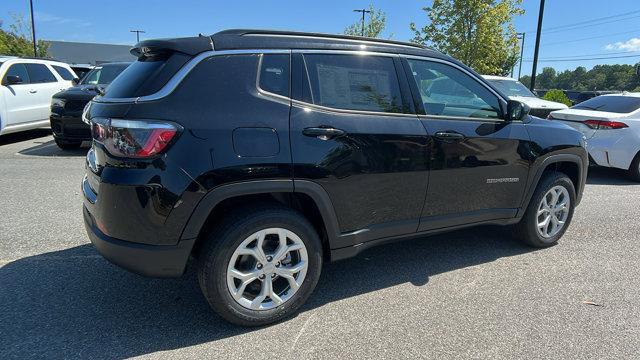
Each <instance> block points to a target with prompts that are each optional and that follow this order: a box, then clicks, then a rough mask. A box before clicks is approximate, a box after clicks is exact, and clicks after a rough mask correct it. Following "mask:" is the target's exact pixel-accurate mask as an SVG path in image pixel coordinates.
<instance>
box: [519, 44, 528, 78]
mask: <svg viewBox="0 0 640 360" xmlns="http://www.w3.org/2000/svg"><path fill="white" fill-rule="evenodd" d="M518 35H520V37H521V39H522V44H520V65H519V66H518V81H520V73H521V72H522V56H523V55H524V36H525V35H526V34H525V33H518Z"/></svg>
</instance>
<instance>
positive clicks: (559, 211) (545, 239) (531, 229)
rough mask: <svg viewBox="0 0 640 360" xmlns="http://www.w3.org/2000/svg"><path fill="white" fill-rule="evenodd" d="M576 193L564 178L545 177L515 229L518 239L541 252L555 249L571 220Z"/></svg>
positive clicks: (550, 175)
mask: <svg viewBox="0 0 640 360" xmlns="http://www.w3.org/2000/svg"><path fill="white" fill-rule="evenodd" d="M575 204H576V190H575V187H574V186H573V182H571V180H570V179H569V177H567V175H565V174H563V173H560V172H551V173H547V174H545V175H544V176H543V177H542V179H541V180H540V182H539V183H538V186H537V187H536V191H535V192H534V194H533V196H532V197H531V201H530V202H529V205H528V207H527V210H526V212H525V214H524V216H523V217H522V220H520V223H518V224H517V225H516V233H517V235H518V237H519V238H520V239H521V240H522V241H523V242H524V243H526V244H527V245H530V246H533V247H538V248H543V247H549V246H552V245H555V244H556V243H557V242H558V240H560V238H561V237H562V235H564V233H565V231H566V230H567V228H568V227H569V224H570V223H571V219H572V218H573V211H574V208H575Z"/></svg>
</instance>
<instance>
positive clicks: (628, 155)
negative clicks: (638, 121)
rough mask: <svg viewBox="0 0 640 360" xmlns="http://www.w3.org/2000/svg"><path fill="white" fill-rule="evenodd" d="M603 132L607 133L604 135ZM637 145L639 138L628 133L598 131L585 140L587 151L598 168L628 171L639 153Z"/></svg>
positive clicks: (639, 141)
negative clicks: (604, 167)
mask: <svg viewBox="0 0 640 360" xmlns="http://www.w3.org/2000/svg"><path fill="white" fill-rule="evenodd" d="M623 130H627V129H623ZM605 131H607V132H608V133H604V132H605ZM614 131H615V132H616V133H617V134H616V133H614ZM609 133H611V134H609ZM616 135H617V136H616ZM638 143H640V138H638V136H635V134H633V133H630V132H628V131H620V130H600V131H599V133H596V135H595V136H594V137H592V138H591V139H589V140H587V150H588V151H589V155H591V158H592V159H593V161H594V162H595V163H596V164H597V165H599V166H606V167H613V168H619V169H623V170H628V169H629V167H630V166H631V162H632V161H633V158H634V157H635V156H636V154H637V153H638V151H640V148H639V146H638Z"/></svg>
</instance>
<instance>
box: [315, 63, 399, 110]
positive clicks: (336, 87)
mask: <svg viewBox="0 0 640 360" xmlns="http://www.w3.org/2000/svg"><path fill="white" fill-rule="evenodd" d="M304 59H305V65H306V72H307V75H308V77H309V82H310V84H311V94H310V100H311V102H313V103H314V104H316V105H322V106H328V107H332V108H338V109H348V110H363V111H377V112H388V113H402V112H404V111H403V110H405V109H403V106H402V97H401V95H400V85H399V83H398V76H397V74H396V69H395V66H394V63H393V59H392V58H390V57H384V56H362V55H329V54H307V55H304Z"/></svg>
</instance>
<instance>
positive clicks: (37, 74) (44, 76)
mask: <svg viewBox="0 0 640 360" xmlns="http://www.w3.org/2000/svg"><path fill="white" fill-rule="evenodd" d="M25 66H26V67H27V72H28V73H29V78H30V79H31V83H32V84H42V83H52V82H57V81H58V80H57V79H56V77H55V75H53V73H52V72H51V70H49V68H48V67H47V66H46V65H44V64H29V63H27V64H25Z"/></svg>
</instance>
